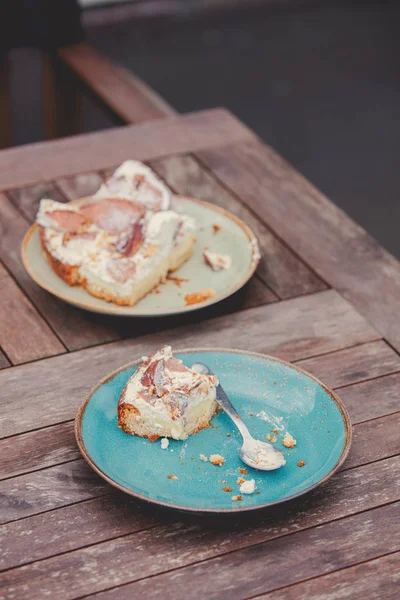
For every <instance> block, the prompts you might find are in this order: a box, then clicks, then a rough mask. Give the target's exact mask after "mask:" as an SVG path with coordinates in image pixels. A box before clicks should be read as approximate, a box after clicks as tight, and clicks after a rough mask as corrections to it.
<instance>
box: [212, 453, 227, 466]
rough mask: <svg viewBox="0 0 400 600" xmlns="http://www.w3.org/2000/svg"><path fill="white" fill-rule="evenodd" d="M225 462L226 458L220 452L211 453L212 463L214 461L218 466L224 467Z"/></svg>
mask: <svg viewBox="0 0 400 600" xmlns="http://www.w3.org/2000/svg"><path fill="white" fill-rule="evenodd" d="M224 462H225V459H224V457H223V456H221V455H220V454H211V456H210V463H212V464H213V465H215V466H218V467H222V465H223V464H224Z"/></svg>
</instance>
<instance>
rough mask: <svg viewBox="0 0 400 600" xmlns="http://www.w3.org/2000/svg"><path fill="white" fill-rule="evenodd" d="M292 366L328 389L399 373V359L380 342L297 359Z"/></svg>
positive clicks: (388, 347)
mask: <svg viewBox="0 0 400 600" xmlns="http://www.w3.org/2000/svg"><path fill="white" fill-rule="evenodd" d="M296 364H297V365H298V366H299V367H301V368H302V369H304V370H305V371H308V372H309V373H312V374H313V375H315V376H316V377H318V378H319V379H321V380H322V381H323V382H324V383H326V384H327V385H328V386H330V387H335V388H338V387H341V386H345V385H350V384H352V383H359V382H360V381H363V380H365V379H373V378H374V377H380V376H381V375H388V374H389V373H395V372H396V371H400V356H399V355H398V354H397V353H396V352H395V351H394V350H392V348H390V346H388V345H387V344H386V343H385V342H384V341H382V340H380V341H379V342H371V343H370V344H362V345H361V346H356V347H355V348H347V349H346V350H339V351H338V352H333V353H331V354H325V355H323V356H316V357H314V358H308V359H306V360H300V361H298V362H297V363H296Z"/></svg>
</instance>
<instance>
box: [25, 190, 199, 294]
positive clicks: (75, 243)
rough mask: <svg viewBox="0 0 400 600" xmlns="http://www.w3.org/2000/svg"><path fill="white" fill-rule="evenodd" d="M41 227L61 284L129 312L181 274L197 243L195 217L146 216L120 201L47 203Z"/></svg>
mask: <svg viewBox="0 0 400 600" xmlns="http://www.w3.org/2000/svg"><path fill="white" fill-rule="evenodd" d="M37 223H38V225H39V228H40V238H41V243H42V247H43V250H44V252H45V254H46V256H47V259H48V262H49V263H50V265H51V267H52V268H53V270H54V271H55V272H56V273H57V274H58V275H59V276H60V277H61V278H62V279H64V280H65V281H66V282H67V283H68V284H69V285H80V286H81V287H83V288H85V289H86V290H87V291H88V292H89V293H90V294H92V295H93V296H97V297H99V298H103V299H105V300H107V301H108V302H114V303H116V304H119V305H127V306H133V305H134V304H136V303H137V302H138V300H140V298H142V297H143V296H145V295H146V294H147V293H148V292H150V291H151V290H152V289H153V288H154V287H155V286H157V285H158V284H159V283H160V282H161V281H163V280H164V279H165V277H166V276H167V274H168V272H169V271H174V270H176V269H178V268H179V267H180V266H181V265H182V264H183V263H184V262H185V261H186V260H187V259H188V258H189V257H190V256H191V254H192V250H193V246H194V243H195V241H196V235H195V224H194V221H193V219H191V218H190V217H188V216H186V215H181V214H178V213H176V212H175V211H172V210H162V211H159V212H152V211H146V210H144V208H143V207H142V206H140V205H138V204H137V203H135V202H134V201H129V200H124V199H120V198H114V199H111V198H105V199H101V198H98V199H95V198H91V199H90V200H89V201H88V202H87V203H85V204H83V205H80V206H79V207H78V206H75V207H74V206H71V205H64V204H61V203H58V202H54V201H52V200H42V201H41V203H40V207H39V212H38V215H37Z"/></svg>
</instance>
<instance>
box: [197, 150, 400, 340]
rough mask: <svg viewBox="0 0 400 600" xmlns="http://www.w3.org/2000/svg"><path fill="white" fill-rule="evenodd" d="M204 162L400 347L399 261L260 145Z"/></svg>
mask: <svg viewBox="0 0 400 600" xmlns="http://www.w3.org/2000/svg"><path fill="white" fill-rule="evenodd" d="M199 156H200V158H201V160H202V161H204V163H205V164H206V165H207V166H208V167H209V168H210V169H212V171H213V172H214V173H215V174H216V175H217V176H218V178H219V179H220V180H221V181H223V182H224V184H225V185H227V186H228V187H229V188H230V189H232V190H233V191H234V192H235V193H236V194H237V195H239V196H240V198H241V199H242V200H243V201H244V202H246V204H248V205H249V206H250V207H251V208H252V209H253V210H254V211H255V213H256V214H257V215H259V216H260V217H261V219H262V220H263V221H265V222H266V223H268V225H269V226H270V227H272V229H273V230H274V231H275V232H276V233H277V234H278V235H279V236H280V237H281V238H282V239H283V240H285V241H286V242H287V243H288V244H289V245H290V247H291V248H292V249H293V250H295V251H296V252H297V253H298V254H299V255H300V256H301V257H302V258H303V259H304V260H305V261H306V262H307V263H308V264H309V265H311V267H313V269H314V270H315V271H316V272H317V273H318V274H320V275H321V277H323V278H324V280H325V281H327V282H328V283H329V284H330V285H331V286H332V287H334V288H335V289H336V290H338V291H339V292H340V293H341V294H342V295H343V296H344V297H345V298H347V299H348V300H349V301H350V302H352V304H353V305H354V306H355V307H356V308H357V310H359V312H360V313H361V314H363V315H364V316H365V317H366V318H367V319H368V320H369V322H370V323H372V324H373V325H374V326H375V327H376V329H377V330H378V331H380V333H381V334H382V335H383V336H384V337H386V339H387V340H388V341H389V342H391V343H392V344H393V345H394V346H395V347H396V348H397V350H400V263H399V262H398V261H397V260H396V259H395V258H394V257H393V256H392V255H390V254H389V253H388V252H386V251H385V250H384V249H383V248H382V247H381V246H379V244H378V243H377V242H376V241H375V240H374V239H373V238H371V236H369V235H368V234H367V233H366V232H365V231H364V230H363V229H362V228H361V227H360V226H359V225H357V224H356V223H355V222H354V221H352V220H351V219H350V217H348V216H347V215H346V214H345V213H344V212H343V211H341V210H340V209H339V208H337V207H336V206H335V205H334V204H332V203H331V202H329V200H328V199H327V198H326V197H325V196H323V194H321V193H320V192H319V191H318V190H317V189H316V188H314V187H313V186H312V185H311V184H310V183H309V182H308V181H307V180H306V179H305V178H304V177H302V176H301V175H300V174H299V173H297V172H296V171H295V170H294V169H293V168H292V167H290V166H289V165H288V164H287V163H286V162H285V161H284V160H283V159H282V158H281V157H280V156H278V155H277V154H276V153H275V152H274V151H273V150H271V149H270V148H268V147H266V146H264V145H263V144H261V143H259V142H254V143H250V144H247V143H246V144H238V145H234V146H232V147H229V148H227V147H226V148H223V149H212V150H206V151H204V152H200V153H199Z"/></svg>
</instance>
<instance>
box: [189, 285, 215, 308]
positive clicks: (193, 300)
mask: <svg viewBox="0 0 400 600" xmlns="http://www.w3.org/2000/svg"><path fill="white" fill-rule="evenodd" d="M214 296H215V290H213V289H212V288H207V289H206V290H200V291H199V292H193V293H192V294H186V295H185V302H186V304H187V305H188V306H190V305H191V304H200V303H201V302H205V301H206V300H209V298H213V297H214Z"/></svg>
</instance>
